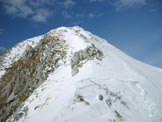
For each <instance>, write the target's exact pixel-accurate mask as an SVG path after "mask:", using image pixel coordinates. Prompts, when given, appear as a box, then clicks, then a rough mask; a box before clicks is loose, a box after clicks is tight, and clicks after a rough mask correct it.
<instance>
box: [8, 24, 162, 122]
mask: <svg viewBox="0 0 162 122" xmlns="http://www.w3.org/2000/svg"><path fill="white" fill-rule="evenodd" d="M56 32H58V33H61V38H63V39H64V40H65V41H66V44H67V46H68V51H67V56H66V63H65V65H62V66H60V67H59V68H58V69H57V70H56V71H54V72H53V73H51V74H49V76H48V78H47V80H46V81H45V82H43V83H42V84H41V85H40V86H39V87H38V88H37V89H36V90H35V91H34V92H33V93H32V95H31V96H30V97H29V98H28V99H27V100H26V101H25V102H24V104H23V105H22V107H21V108H20V109H18V110H17V112H16V113H15V114H20V113H23V112H26V113H25V114H23V116H22V117H21V118H20V119H18V120H17V122H162V69H160V68H156V67H153V66H149V65H147V64H144V63H142V62H139V61H137V60H135V59H133V58H131V57H129V56H128V55H126V54H125V53H123V52H121V51H120V50H119V49H117V48H115V47H114V46H112V45H111V44H109V43H108V42H107V41H106V40H104V39H102V38H99V37H97V36H95V35H93V34H91V33H90V32H87V31H85V30H83V29H82V28H80V27H71V28H67V27H61V28H58V29H55V30H51V31H50V32H48V33H49V34H50V35H51V36H52V35H53V34H57V33H56ZM40 38H41V37H39V38H33V39H31V40H36V41H35V42H37V41H39V40H40ZM25 43H26V44H28V43H29V41H26V42H25ZM92 44H93V45H94V46H95V47H96V48H97V49H98V50H100V51H101V52H102V53H103V57H102V60H97V59H93V60H88V61H85V62H83V64H82V66H81V67H79V72H78V73H77V74H76V75H72V68H71V65H70V61H71V57H72V56H73V54H74V53H75V52H77V51H80V50H84V49H85V48H87V47H88V46H90V45H92ZM15 50H16V49H15ZM11 52H14V51H11ZM10 54H11V55H12V53H10ZM8 57H9V56H8ZM6 60H8V59H6ZM13 120H14V115H13V116H11V117H10V118H9V119H8V121H9V122H11V121H13ZM14 121H16V120H14Z"/></svg>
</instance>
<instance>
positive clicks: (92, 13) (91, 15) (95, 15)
mask: <svg viewBox="0 0 162 122" xmlns="http://www.w3.org/2000/svg"><path fill="white" fill-rule="evenodd" d="M102 15H103V13H95V12H91V13H89V14H88V17H89V18H95V17H100V16H102Z"/></svg>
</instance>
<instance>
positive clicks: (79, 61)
mask: <svg viewBox="0 0 162 122" xmlns="http://www.w3.org/2000/svg"><path fill="white" fill-rule="evenodd" d="M102 57H103V53H102V52H101V51H100V50H98V49H97V48H96V47H95V46H94V45H93V44H91V45H90V46H88V47H87V48H85V49H84V50H80V51H77V52H75V53H74V55H73V56H72V58H71V68H72V76H74V75H76V74H77V73H78V72H79V67H82V66H83V64H85V63H86V62H88V61H89V60H93V59H98V60H102Z"/></svg>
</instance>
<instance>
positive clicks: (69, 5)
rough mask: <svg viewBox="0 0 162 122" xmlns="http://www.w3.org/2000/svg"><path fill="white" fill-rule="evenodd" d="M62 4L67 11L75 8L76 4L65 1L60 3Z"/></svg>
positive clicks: (68, 0) (71, 1) (70, 0)
mask: <svg viewBox="0 0 162 122" xmlns="http://www.w3.org/2000/svg"><path fill="white" fill-rule="evenodd" d="M62 4H63V5H64V7H65V8H66V9H68V8H71V7H73V6H75V4H76V3H75V2H74V1H73V0H65V1H64V2H62Z"/></svg>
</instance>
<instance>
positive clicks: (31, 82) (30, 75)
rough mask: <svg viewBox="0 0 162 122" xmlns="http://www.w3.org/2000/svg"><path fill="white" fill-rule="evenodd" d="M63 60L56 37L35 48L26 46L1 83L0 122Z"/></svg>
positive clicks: (46, 38) (61, 42)
mask: <svg viewBox="0 0 162 122" xmlns="http://www.w3.org/2000/svg"><path fill="white" fill-rule="evenodd" d="M65 57H66V44H65V41H64V40H62V39H60V38H59V37H57V36H52V37H51V36H50V34H47V35H45V36H44V37H43V38H42V39H41V40H40V42H39V44H38V45H37V46H36V47H35V48H32V47H31V46H27V47H26V50H25V53H24V55H23V57H22V58H20V59H19V60H18V61H16V62H14V63H12V65H11V67H10V68H7V70H6V73H5V74H4V75H3V76H2V77H1V79H0V93H1V95H0V121H1V122H5V121H6V120H7V118H8V117H9V116H10V115H12V114H13V113H14V112H15V110H16V109H17V108H18V107H19V106H20V104H21V103H22V102H23V101H25V100H26V99H27V98H28V97H29V95H30V94H31V93H32V92H33V91H34V89H35V88H37V87H38V86H39V85H40V84H41V83H42V82H43V81H44V80H46V79H47V77H48V74H49V73H50V72H53V71H55V70H56V69H57V68H58V67H59V66H60V65H62V64H64V59H65ZM20 116H21V115H20Z"/></svg>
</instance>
